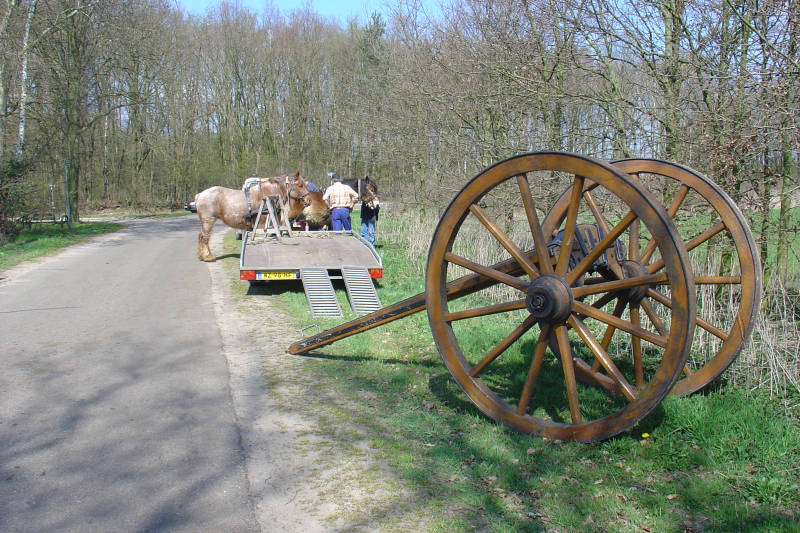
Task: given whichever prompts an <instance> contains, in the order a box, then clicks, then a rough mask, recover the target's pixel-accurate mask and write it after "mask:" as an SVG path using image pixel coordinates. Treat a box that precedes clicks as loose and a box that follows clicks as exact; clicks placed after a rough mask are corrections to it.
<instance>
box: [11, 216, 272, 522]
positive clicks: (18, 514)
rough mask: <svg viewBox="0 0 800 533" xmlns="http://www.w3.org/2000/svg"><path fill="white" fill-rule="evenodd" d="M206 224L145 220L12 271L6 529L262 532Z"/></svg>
mask: <svg viewBox="0 0 800 533" xmlns="http://www.w3.org/2000/svg"><path fill="white" fill-rule="evenodd" d="M196 235H197V219H196V218H195V217H180V218H170V219H151V220H138V221H135V222H133V223H132V226H131V227H130V228H129V229H127V230H124V231H122V232H119V233H117V234H114V235H113V236H111V237H107V238H103V239H101V240H99V241H96V242H93V243H89V244H84V245H79V246H76V247H73V248H71V249H69V250H68V251H67V252H65V253H63V254H61V255H59V256H57V257H55V258H52V259H50V260H48V261H46V262H45V263H43V264H41V265H37V266H36V267H34V268H32V269H30V270H28V271H26V272H23V273H18V274H16V275H14V276H12V277H11V278H10V279H9V280H5V281H0V364H1V365H2V369H3V370H2V373H0V531H4V532H5V531H26V532H27V531H48V532H49V531H151V530H169V531H253V530H258V524H257V521H256V519H255V518H254V512H253V505H252V501H251V498H250V496H249V490H248V481H247V479H248V478H247V473H246V469H245V464H244V453H243V451H242V446H241V444H240V442H241V439H240V435H239V432H238V430H237V426H236V420H235V415H234V410H233V405H232V401H231V395H230V390H229V383H228V372H227V368H226V362H225V358H224V357H223V356H222V347H221V338H220V333H219V330H218V328H217V325H216V323H215V320H214V311H213V304H212V301H211V294H210V290H209V285H210V280H209V273H208V269H207V267H206V265H205V264H203V263H201V262H199V261H197V260H196V259H195V246H196ZM0 276H2V274H0Z"/></svg>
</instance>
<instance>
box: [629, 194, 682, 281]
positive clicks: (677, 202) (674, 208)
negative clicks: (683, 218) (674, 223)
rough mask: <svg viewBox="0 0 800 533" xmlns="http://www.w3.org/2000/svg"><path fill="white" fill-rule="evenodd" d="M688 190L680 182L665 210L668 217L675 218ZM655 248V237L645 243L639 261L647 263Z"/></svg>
mask: <svg viewBox="0 0 800 533" xmlns="http://www.w3.org/2000/svg"><path fill="white" fill-rule="evenodd" d="M688 192H689V187H687V186H686V185H685V184H681V187H680V189H678V194H676V195H675V199H674V200H672V204H671V205H670V206H669V209H668V210H667V213H668V214H669V217H670V218H675V213H677V212H678V209H679V208H680V206H681V203H682V202H683V200H684V198H686V194H687V193H688ZM687 249H688V248H687ZM655 250H656V241H655V239H651V240H650V242H649V243H647V247H646V248H645V249H644V252H642V257H641V259H640V261H641V262H642V263H647V262H648V261H649V260H650V256H651V255H653V252H654V251H655ZM651 272H654V271H651Z"/></svg>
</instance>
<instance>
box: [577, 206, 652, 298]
mask: <svg viewBox="0 0 800 533" xmlns="http://www.w3.org/2000/svg"><path fill="white" fill-rule="evenodd" d="M635 219H636V215H635V214H634V212H633V211H631V212H629V213H628V214H627V215H626V216H625V218H623V219H622V220H621V221H620V222H619V224H617V225H616V226H614V229H612V230H610V231H609V232H608V233H607V234H606V236H605V237H603V238H602V239H601V240H600V242H599V243H597V244H596V245H595V247H594V248H593V249H592V250H591V251H590V252H589V253H588V254H586V257H584V258H583V259H582V260H581V262H580V263H578V265H577V266H576V267H575V269H574V270H571V271H570V272H569V273H568V274H567V275H566V276H565V279H566V281H567V283H568V284H569V285H572V284H573V283H575V282H576V281H577V280H578V278H580V277H581V276H582V275H583V274H585V273H586V271H587V270H589V268H591V266H592V264H593V263H594V262H595V260H596V259H597V258H598V257H600V256H601V255H603V252H605V251H606V249H607V248H608V247H609V246H611V243H613V242H614V241H615V240H617V238H618V237H619V236H620V235H621V234H622V232H623V231H625V230H626V229H627V228H628V226H630V225H631V223H632V222H633V221H634V220H635ZM573 231H574V230H573ZM562 251H563V249H562Z"/></svg>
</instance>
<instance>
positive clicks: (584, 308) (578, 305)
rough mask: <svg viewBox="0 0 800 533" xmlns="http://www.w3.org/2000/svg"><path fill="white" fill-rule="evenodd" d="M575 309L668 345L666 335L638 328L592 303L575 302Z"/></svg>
mask: <svg viewBox="0 0 800 533" xmlns="http://www.w3.org/2000/svg"><path fill="white" fill-rule="evenodd" d="M573 309H574V311H575V312H577V313H580V314H582V315H586V316H588V317H590V318H594V319H595V320H599V321H600V322H603V323H604V324H611V325H613V326H614V327H616V328H617V329H621V330H622V331H625V332H626V333H630V334H631V335H635V336H637V337H640V338H642V339H644V340H646V341H648V342H652V343H653V344H655V345H657V346H661V347H662V348H664V347H665V346H666V345H667V339H666V338H665V337H662V336H661V335H656V334H655V333H653V332H651V331H647V330H646V329H643V328H637V327H635V326H634V325H633V324H631V323H630V322H628V321H627V320H623V319H621V318H618V317H615V316H614V315H612V314H609V313H606V312H605V311H601V310H600V309H595V308H594V307H592V306H591V305H586V304H585V303H583V302H575V304H574V306H573Z"/></svg>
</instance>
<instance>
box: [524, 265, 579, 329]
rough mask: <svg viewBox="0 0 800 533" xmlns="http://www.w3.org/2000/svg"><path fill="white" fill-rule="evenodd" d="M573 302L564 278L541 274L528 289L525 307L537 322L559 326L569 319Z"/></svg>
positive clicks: (570, 291)
mask: <svg viewBox="0 0 800 533" xmlns="http://www.w3.org/2000/svg"><path fill="white" fill-rule="evenodd" d="M574 302H575V299H574V298H573V296H572V290H571V289H570V288H569V285H567V282H566V281H565V280H564V278H562V277H560V276H556V275H553V274H543V275H541V276H539V277H538V278H536V279H535V280H533V281H532V282H531V284H530V286H529V287H528V295H527V297H526V298H525V307H527V309H528V311H530V313H531V315H532V316H533V317H534V318H535V319H536V320H537V321H539V322H544V323H547V324H559V323H563V322H564V321H565V320H567V318H569V313H570V311H572V305H573V303H574Z"/></svg>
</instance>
